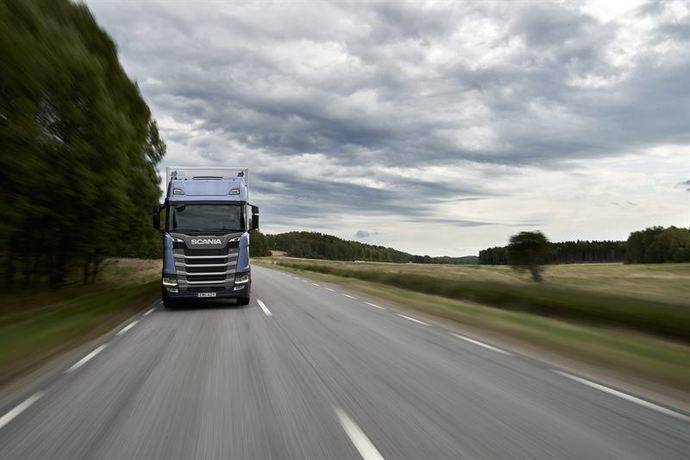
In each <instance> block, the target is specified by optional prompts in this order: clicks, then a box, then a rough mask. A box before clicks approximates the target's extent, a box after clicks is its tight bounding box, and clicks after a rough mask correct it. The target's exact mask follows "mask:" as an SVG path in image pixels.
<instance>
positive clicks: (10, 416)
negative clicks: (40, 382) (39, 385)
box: [0, 391, 44, 429]
mask: <svg viewBox="0 0 690 460" xmlns="http://www.w3.org/2000/svg"><path fill="white" fill-rule="evenodd" d="M43 394H44V393H43V392H42V391H39V392H38V393H34V394H33V395H31V396H29V397H28V398H26V399H25V400H24V401H22V402H20V403H19V404H17V405H16V406H15V407H14V408H13V409H11V410H10V411H9V412H7V413H6V414H5V415H3V416H2V417H0V429H2V427H4V426H5V425H7V424H8V423H10V422H11V421H12V420H14V418H15V417H17V416H18V415H19V414H21V413H22V412H24V411H25V410H27V409H28V408H29V407H30V406H31V405H32V404H33V403H35V402H36V401H38V400H39V399H41V396H43Z"/></svg>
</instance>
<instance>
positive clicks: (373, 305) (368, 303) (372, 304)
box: [364, 302, 385, 310]
mask: <svg viewBox="0 0 690 460" xmlns="http://www.w3.org/2000/svg"><path fill="white" fill-rule="evenodd" d="M364 303H365V304H367V305H370V306H372V307H374V308H378V309H380V310H385V308H384V307H380V306H378V305H376V304H375V303H371V302H364Z"/></svg>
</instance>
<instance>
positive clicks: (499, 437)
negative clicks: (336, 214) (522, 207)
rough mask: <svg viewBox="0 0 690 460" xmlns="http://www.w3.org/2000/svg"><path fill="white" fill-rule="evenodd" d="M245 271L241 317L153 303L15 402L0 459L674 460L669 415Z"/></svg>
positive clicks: (356, 302)
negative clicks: (247, 284)
mask: <svg viewBox="0 0 690 460" xmlns="http://www.w3.org/2000/svg"><path fill="white" fill-rule="evenodd" d="M253 270H254V271H253V286H252V289H253V300H252V302H251V303H250V304H249V305H248V306H246V307H235V306H234V305H228V304H219V303H209V304H208V305H206V306H204V307H202V308H195V309H180V310H175V311H167V310H164V309H162V307H160V306H158V307H157V308H155V310H152V311H149V312H147V314H146V315H140V316H138V317H137V318H133V319H132V321H130V322H129V323H128V324H126V325H123V327H122V328H121V329H120V330H119V331H114V332H113V333H111V334H110V335H108V336H106V337H104V338H103V340H102V341H101V342H99V343H98V344H96V345H94V346H93V350H92V351H90V352H89V353H85V355H84V357H83V358H81V359H79V360H77V361H75V362H74V363H70V365H69V366H67V367H66V368H65V370H64V371H63V372H61V373H60V374H59V375H56V376H55V378H53V379H52V380H50V381H49V382H48V383H47V384H45V385H44V387H42V388H38V389H33V390H32V391H31V393H30V394H25V395H19V396H18V399H17V400H16V401H15V402H13V403H12V405H10V406H8V407H4V408H2V412H0V414H3V415H2V418H0V457H2V458H3V459H4V458H21V459H30V458H64V459H80V458H99V459H101V458H161V459H174V458H236V459H244V458H298V459H302V458H346V459H350V458H351V459H357V458H365V459H375V458H381V457H384V458H409V459H430V458H454V459H455V458H549V459H551V458H578V459H580V458H650V459H651V458H654V459H660V458H688V455H690V419H688V418H687V417H686V416H685V415H683V414H680V413H677V412H673V411H670V410H668V409H666V408H663V407H660V406H657V405H654V404H650V403H648V402H646V401H644V400H640V399H637V398H635V397H634V396H631V395H627V394H624V393H618V392H616V390H615V389H611V388H608V387H605V386H598V384H597V383H596V382H591V381H589V380H580V379H578V378H577V377H576V376H573V375H570V374H567V373H566V374H562V373H558V372H556V370H554V369H551V368H549V367H548V366H545V365H540V364H539V363H537V362H534V361H532V360H530V359H527V358H524V357H522V356H520V355H519V354H516V353H513V352H511V351H510V350H502V349H499V348H495V347H492V346H491V344H486V343H484V342H483V341H481V340H479V339H478V338H476V337H474V338H471V337H467V336H463V335H454V333H453V332H452V331H449V330H447V329H444V328H443V327H440V326H438V325H435V324H430V323H429V322H428V321H426V320H424V321H421V320H420V319H419V318H415V317H414V316H413V315H411V314H403V313H401V312H399V311H397V310H395V309H393V308H391V307H389V306H384V305H377V304H375V303H374V302H372V301H371V300H369V299H365V298H360V297H359V296H357V295H354V294H351V293H347V292H344V291H342V290H341V289H339V288H337V287H336V286H331V285H319V284H317V283H313V282H311V281H309V280H300V279H299V278H298V277H296V276H294V275H291V274H288V273H284V272H280V271H274V270H270V269H267V268H262V267H255V268H254V269H253ZM258 300H260V301H261V302H260V303H259V302H258ZM367 302H369V303H367ZM372 304H373V305H372ZM382 307H383V308H382ZM403 315H406V316H403Z"/></svg>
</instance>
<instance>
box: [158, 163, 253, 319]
mask: <svg viewBox="0 0 690 460" xmlns="http://www.w3.org/2000/svg"><path fill="white" fill-rule="evenodd" d="M247 180H248V170H247V169H246V168H197V167H169V168H167V187H166V195H165V202H164V203H163V204H160V205H157V206H154V209H153V226H154V228H156V229H159V230H162V234H163V277H162V286H161V290H162V294H161V295H162V298H163V304H164V305H165V306H166V308H172V307H174V306H177V305H178V304H180V303H183V302H185V303H186V302H191V301H194V300H196V299H204V298H234V299H237V303H238V304H240V305H246V304H248V303H249V300H250V292H251V284H252V276H251V267H250V265H249V230H252V229H258V228H259V208H258V207H256V206H252V205H250V204H249V202H248V200H249V190H248V187H247ZM161 217H163V220H164V222H163V228H162V229H161Z"/></svg>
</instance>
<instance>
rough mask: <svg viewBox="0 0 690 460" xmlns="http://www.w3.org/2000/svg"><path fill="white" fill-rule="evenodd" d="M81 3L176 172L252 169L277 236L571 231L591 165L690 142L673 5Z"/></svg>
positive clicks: (651, 157)
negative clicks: (572, 211)
mask: <svg viewBox="0 0 690 460" xmlns="http://www.w3.org/2000/svg"><path fill="white" fill-rule="evenodd" d="M87 3H88V5H89V6H90V8H91V9H92V10H93V11H94V14H95V16H96V18H97V20H98V21H99V23H101V24H102V25H103V26H104V28H105V29H106V30H107V31H108V32H109V33H111V34H112V35H113V36H114V38H115V40H116V41H117V43H118V46H119V52H120V57H121V60H122V62H123V64H124V66H125V68H126V70H127V71H128V73H129V74H130V75H132V76H133V78H135V79H137V80H138V83H139V85H140V87H141V90H142V93H143V94H144V96H145V97H146V100H147V101H148V102H149V104H150V105H151V107H152V110H153V113H154V116H155V117H156V118H157V119H158V120H159V122H160V126H161V131H162V134H163V136H164V138H165V139H166V141H167V142H168V144H169V149H168V151H169V155H168V159H166V162H168V163H181V164H204V165H222V164H233V165H234V164H241V165H247V166H249V167H250V168H251V169H252V176H251V177H252V194H253V196H254V197H255V198H256V200H258V201H260V203H261V205H262V208H263V209H262V213H263V215H264V221H265V222H266V224H267V226H268V227H267V228H269V229H270V228H274V229H283V228H288V227H300V228H319V229H325V230H328V229H331V230H332V231H341V232H342V233H341V234H342V235H352V234H353V233H354V232H355V231H356V230H357V229H358V228H360V227H361V226H365V225H366V224H367V223H368V221H370V220H371V219H374V218H376V219H377V222H381V224H382V226H379V225H378V223H377V228H379V229H381V231H382V234H383V233H384V232H383V229H384V227H383V225H384V224H385V225H389V226H390V227H391V228H394V227H395V226H396V225H399V224H401V223H410V222H425V223H427V224H434V225H442V226H448V227H452V228H453V229H456V230H452V231H464V232H470V231H473V229H476V231H477V232H479V231H481V230H482V229H483V230H485V229H487V228H488V227H511V226H513V225H538V224H544V225H549V224H551V225H555V227H554V228H555V229H560V228H566V227H568V223H567V222H566V221H565V220H563V221H559V220H558V219H563V217H562V216H560V214H559V212H560V209H561V208H562V206H563V205H564V203H565V201H566V200H570V199H571V197H573V196H574V194H581V193H584V192H583V191H582V185H581V182H578V181H583V180H585V181H586V180H588V179H587V178H585V179H581V177H582V175H583V174H589V175H590V176H591V174H590V170H591V168H596V164H603V162H608V161H609V160H611V159H616V158H618V159H619V161H621V162H622V161H623V159H624V158H628V156H629V155H631V154H635V155H639V156H640V157H641V158H643V159H644V160H645V161H647V162H648V164H647V168H646V169H650V166H649V165H650V164H652V163H654V165H658V167H659V168H667V167H668V168H670V166H668V165H667V164H666V163H663V161H664V160H662V159H660V158H661V157H659V156H658V155H656V154H653V153H649V152H655V151H656V150H658V149H659V148H661V147H663V146H675V147H677V150H678V152H679V153H676V155H682V152H683V151H684V149H685V148H686V147H687V146H688V145H690V92H689V91H688V90H687V88H688V86H689V85H690V81H689V77H688V75H690V54H688V53H687V49H688V47H689V45H690V35H689V34H688V30H690V27H689V26H688V25H689V24H690V14H688V8H687V5H686V4H684V3H682V2H670V1H669V2H649V3H645V4H630V5H623V6H622V7H618V6H615V5H614V6H610V5H607V6H606V7H604V5H601V4H598V3H588V2H584V3H580V2H578V3H553V4H549V3H539V4H533V3H530V4H524V3H518V2H512V3H510V2H509V3H501V4H496V3H477V2H466V3H434V2H431V3H371V4H366V3H365V4H361V3H345V2H331V3H326V2H322V3H318V4H300V3H290V2H287V3H277V4H271V5H270V6H269V5H267V4H264V3H241V4H238V3H222V2H221V3H210V4H200V5H197V6H195V7H194V8H188V7H187V6H185V5H181V4H178V3H175V2H170V3H162V2H161V3H152V2H142V3H127V4H126V5H115V4H113V3H112V2H105V1H104V2H101V1H88V2H87ZM607 164H609V163H607ZM608 167H609V170H608V171H611V175H615V174H618V175H622V174H624V173H623V172H621V170H620V169H618V168H619V166H617V165H614V166H610V165H609V166H608ZM656 167H657V166H653V167H651V168H652V169H654V168H656ZM630 168H637V166H636V165H633V166H630ZM643 169H644V168H643ZM558 172H565V173H568V174H567V177H566V175H563V176H559V177H561V181H560V182H555V183H554V184H553V189H552V190H547V191H545V192H544V193H542V194H541V195H540V196H535V195H534V194H532V191H531V190H532V189H533V188H535V186H537V185H540V184H541V183H543V182H544V181H545V180H547V178H548V177H551V175H552V174H555V175H557V174H558ZM526 174H529V175H530V176H531V178H530V179H529V180H524V177H525V175H526ZM626 174H627V173H626ZM630 174H632V172H631V173H630ZM664 174H666V173H665V172H664ZM672 177H673V178H674V180H680V179H675V177H676V176H675V175H673V176H672ZM638 183H641V182H639V180H638ZM670 183H673V182H670ZM579 184H580V185H579ZM609 184H610V185H609V187H623V185H622V183H621V182H620V181H617V180H615V179H614V180H611V181H610V182H609ZM592 187H593V188H594V189H596V184H594V185H593V186H592ZM557 191H558V193H557ZM573 191H574V192H573ZM640 193H642V192H641V191H640V190H639V189H638V190H636V191H635V190H625V191H623V190H620V193H612V196H601V197H597V199H596V200H594V201H592V202H591V203H609V202H611V200H619V198H617V197H616V196H614V195H617V196H630V197H632V198H633V202H636V203H637V202H638V201H640V199H639V198H640V197H639V196H638V195H639V194H640ZM545 195H547V196H549V197H550V199H551V201H550V202H549V203H550V204H548V203H545V204H542V205H541V207H540V208H536V207H535V205H534V200H540V199H542V197H544V196H545ZM526 199H531V200H533V201H532V202H530V203H528V202H526V201H525V200H526ZM572 199H573V200H574V198H572ZM520 200H522V201H520ZM581 203H582V200H579V201H577V202H575V203H574V204H573V205H572V206H570V208H574V207H578V206H580V205H581ZM591 206H593V208H592V209H590V210H589V211H582V213H583V215H588V216H589V218H590V219H595V218H596V216H597V214H596V213H597V212H601V211H598V210H597V209H595V208H596V205H594V204H591ZM547 207H548V208H549V210H552V211H548V212H547V210H546V208H547ZM640 207H643V206H640ZM535 212H539V213H541V214H543V215H547V214H548V215H550V216H552V217H550V218H542V217H541V216H536V217H535V216H533V215H532V214H534V213H535ZM556 215H559V216H560V217H553V216H556ZM601 215H602V216H604V214H601ZM655 218H656V217H655ZM649 219H652V217H651V215H650V216H649ZM566 220H567V219H566ZM520 222H527V224H520ZM591 222H593V221H591ZM602 222H603V221H602ZM530 223H532V224H530ZM561 224H562V225H561ZM602 225H603V224H602ZM345 226H346V227H347V228H345ZM568 228H571V227H568ZM559 231H560V230H559ZM564 232H565V230H564ZM392 233H393V232H388V231H385V234H386V235H390V234H392ZM464 234H468V233H464ZM574 236H577V235H574ZM501 238H503V237H501ZM409 241H410V243H409V244H413V243H412V241H411V240H409ZM403 244H408V243H406V242H403ZM429 244H435V243H433V242H430V243H429ZM422 252H424V251H422Z"/></svg>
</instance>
